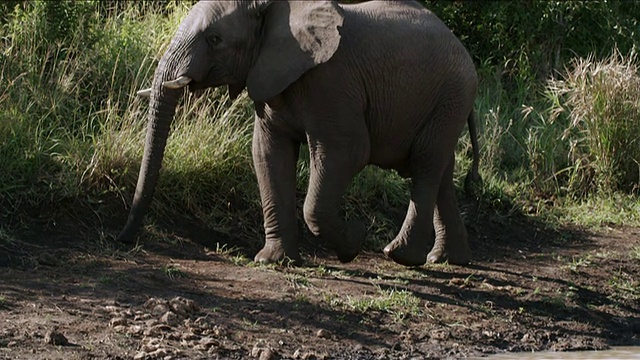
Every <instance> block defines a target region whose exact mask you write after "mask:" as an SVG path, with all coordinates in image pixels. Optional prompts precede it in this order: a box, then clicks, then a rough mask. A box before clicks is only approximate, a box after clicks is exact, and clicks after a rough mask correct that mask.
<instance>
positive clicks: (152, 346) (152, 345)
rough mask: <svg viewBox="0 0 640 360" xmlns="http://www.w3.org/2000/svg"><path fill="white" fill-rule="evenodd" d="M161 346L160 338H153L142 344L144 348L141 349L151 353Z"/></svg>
mask: <svg viewBox="0 0 640 360" xmlns="http://www.w3.org/2000/svg"><path fill="white" fill-rule="evenodd" d="M159 348H160V339H151V340H149V341H148V342H147V343H146V344H144V345H142V348H141V349H140V350H142V351H144V352H145V353H151V352H153V351H156V350H158V349H159Z"/></svg>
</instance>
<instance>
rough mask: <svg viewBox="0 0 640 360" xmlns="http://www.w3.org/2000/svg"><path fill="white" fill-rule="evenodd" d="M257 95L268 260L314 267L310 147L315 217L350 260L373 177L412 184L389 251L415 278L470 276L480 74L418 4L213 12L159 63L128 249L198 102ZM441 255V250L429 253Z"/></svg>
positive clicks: (224, 6) (216, 6) (184, 32)
mask: <svg viewBox="0 0 640 360" xmlns="http://www.w3.org/2000/svg"><path fill="white" fill-rule="evenodd" d="M224 85H226V86H227V87H228V93H229V96H230V98H232V99H235V98H236V97H237V96H238V95H239V94H240V93H241V92H242V91H244V89H245V88H246V90H247V92H248V96H249V98H250V99H251V100H253V102H254V105H255V117H254V124H253V136H252V156H253V164H254V171H255V174H256V178H257V182H258V187H259V192H260V198H261V202H262V210H263V217H264V234H265V240H264V241H265V242H264V247H263V248H262V249H261V250H260V251H259V252H258V253H257V254H256V255H255V259H254V260H255V261H256V262H266V263H271V262H279V261H282V260H284V259H288V260H290V261H292V262H294V263H299V262H301V261H302V259H301V256H300V254H299V251H298V237H299V234H298V223H297V222H298V219H297V212H296V200H295V197H296V191H295V189H296V162H297V159H298V156H299V151H300V146H301V144H305V143H306V145H307V146H308V151H309V157H310V160H309V161H310V166H309V168H310V178H309V185H308V191H307V194H306V197H305V201H304V206H303V209H302V210H303V218H304V221H305V223H306V224H307V226H308V229H309V230H310V231H311V233H312V234H314V235H315V236H317V237H318V238H320V239H323V240H326V241H327V243H328V244H329V245H330V246H331V248H332V249H333V251H335V253H336V255H337V257H338V259H339V260H340V261H341V262H349V261H352V260H353V259H354V258H355V257H356V256H357V255H358V254H359V252H360V251H361V247H362V243H363V241H364V238H365V235H366V228H365V226H364V224H363V223H362V222H357V221H352V222H347V221H345V219H344V217H343V216H342V209H341V205H342V198H343V195H344V193H345V192H346V190H347V188H348V186H349V185H350V182H351V181H352V179H353V177H354V176H355V175H356V174H357V173H358V172H360V171H361V170H362V169H363V168H364V167H365V166H367V165H375V166H378V167H380V168H383V169H394V170H396V171H397V173H398V174H399V175H400V176H402V177H405V178H410V179H411V181H410V184H411V185H410V187H411V188H410V203H409V205H408V210H407V213H406V218H405V220H404V223H403V225H402V227H401V229H400V231H399V233H398V235H397V236H396V237H395V239H393V240H392V241H391V242H390V243H389V244H388V245H387V246H386V247H385V248H384V250H383V252H384V254H385V255H386V256H387V257H388V258H390V259H392V260H393V261H395V262H397V263H399V264H402V265H405V266H420V265H423V264H425V263H427V262H443V261H448V262H449V263H452V264H467V263H468V262H469V261H470V259H471V251H470V248H469V245H468V240H467V231H466V229H465V225H464V222H463V220H462V217H461V214H460V210H459V208H458V205H457V203H456V199H455V188H454V183H453V170H454V163H455V160H454V150H455V147H456V144H457V141H458V137H459V136H460V134H461V133H462V130H463V128H464V126H465V124H468V126H469V131H470V135H471V140H472V146H473V165H472V167H471V170H470V171H469V173H468V175H467V178H468V179H469V178H471V179H476V178H479V177H478V157H479V156H478V145H477V135H476V127H475V121H474V114H473V103H474V100H475V97H476V94H477V86H478V78H477V73H476V70H475V66H474V63H473V61H472V59H471V57H470V55H469V53H468V52H467V50H466V49H465V47H464V46H463V45H462V43H461V42H460V41H459V40H458V39H457V38H456V36H454V34H453V33H452V32H451V30H449V28H447V26H446V25H445V24H444V23H443V22H442V21H441V20H440V19H438V18H437V17H436V15H434V14H433V13H432V12H430V11H429V10H427V9H426V8H424V7H423V6H422V5H420V4H419V3H417V2H413V1H370V2H365V3H358V4H341V3H338V2H336V1H274V0H250V1H200V2H199V3H197V4H195V5H194V6H193V8H192V9H191V10H190V12H189V13H188V15H187V16H186V17H185V19H184V20H183V21H182V22H181V24H180V25H179V27H178V30H177V32H176V34H175V35H174V37H173V38H172V40H171V42H170V44H169V46H168V49H167V50H166V52H165V53H164V55H163V56H162V57H161V58H160V60H159V63H158V66H157V68H156V71H155V73H154V76H153V82H152V87H151V88H150V89H146V90H142V91H140V92H139V94H141V95H146V96H148V97H150V100H149V101H150V106H149V113H148V126H147V133H146V140H145V147H144V155H143V159H142V163H141V166H140V172H139V175H138V182H137V185H136V190H135V195H134V198H133V202H132V205H131V208H130V213H129V217H128V219H127V223H126V225H125V226H124V228H123V230H122V231H121V232H120V234H119V235H118V240H120V241H124V242H131V241H133V240H134V238H135V234H136V231H137V229H138V228H139V227H140V225H141V223H142V220H143V217H144V214H145V212H146V211H147V210H148V208H149V205H150V201H151V198H152V195H153V192H154V187H155V186H156V183H157V180H158V176H159V171H160V168H161V165H162V158H163V153H164V149H165V145H166V141H167V137H168V135H169V127H170V124H171V122H172V119H173V117H174V115H175V108H176V105H177V102H178V101H179V99H180V98H181V96H182V95H183V94H184V91H185V90H187V89H188V90H189V91H197V90H202V89H206V88H212V87H219V86H224ZM430 247H431V249H430Z"/></svg>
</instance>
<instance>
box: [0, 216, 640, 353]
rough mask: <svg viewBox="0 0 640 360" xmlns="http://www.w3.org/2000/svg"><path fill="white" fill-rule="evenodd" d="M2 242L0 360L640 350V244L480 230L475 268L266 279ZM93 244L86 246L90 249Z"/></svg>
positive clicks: (199, 249) (186, 251) (64, 242)
mask: <svg viewBox="0 0 640 360" xmlns="http://www.w3.org/2000/svg"><path fill="white" fill-rule="evenodd" d="M65 233H68V232H66V231H54V230H42V229H39V230H32V232H31V233H27V234H24V235H21V236H18V237H15V236H13V235H8V234H4V235H2V234H0V235H2V236H0V274H2V275H1V276H0V359H218V358H219V359H249V358H256V359H261V360H268V359H424V358H460V357H481V356H486V355H487V354H492V353H501V352H518V351H539V350H556V351H564V350H586V349H603V348H607V347H609V346H616V345H627V346H631V345H640V301H639V300H640V229H637V228H609V229H606V228H605V229H603V230H602V231H599V232H598V233H591V232H585V231H581V230H579V229H568V230H567V229H565V230H562V231H557V230H548V229H545V228H544V227H541V226H539V224H537V223H535V222H530V221H528V220H526V219H524V218H522V219H519V220H518V219H511V218H509V219H506V220H500V219H497V220H496V219H495V218H494V219H488V220H487V221H486V222H483V225H482V226H479V225H478V226H470V233H471V237H472V239H473V240H472V249H473V251H474V256H475V259H474V261H473V263H472V264H471V265H469V266H464V267H463V266H450V265H428V266H423V267H419V268H405V267H402V266H398V265H396V264H394V263H392V262H391V261H390V260H388V259H386V258H384V256H383V255H382V253H381V252H379V251H370V252H367V253H364V254H363V255H361V256H359V257H358V258H357V259H356V260H355V261H354V262H353V263H350V264H341V263H339V262H338V261H337V260H336V259H335V257H334V256H332V255H331V254H330V253H328V252H326V251H325V250H323V249H322V248H321V247H318V246H315V247H314V246H307V248H306V251H305V254H304V256H305V257H306V259H307V260H308V263H307V265H306V266H303V267H299V268H289V267H286V266H257V265H255V264H252V263H251V262H249V261H248V260H247V258H250V257H251V256H252V255H253V254H254V251H255V250H257V249H246V250H240V251H236V250H235V249H234V248H233V246H232V244H225V243H224V242H221V241H220V240H218V239H216V238H215V237H214V238H210V239H208V240H206V241H202V240H197V241H196V240H194V239H190V238H189V237H183V238H174V239H173V241H167V240H166V239H165V240H163V241H156V242H154V241H153V240H149V239H147V240H146V241H145V243H144V244H143V245H140V246H137V247H135V248H133V249H132V248H131V247H128V248H127V247H121V246H117V245H113V244H110V243H109V242H108V241H107V240H99V241H93V242H88V241H86V239H85V241H82V240H81V239H77V238H74V237H71V236H69V235H64V234H65ZM88 243H89V244H90V245H88Z"/></svg>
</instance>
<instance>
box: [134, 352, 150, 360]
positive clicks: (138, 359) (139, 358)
mask: <svg viewBox="0 0 640 360" xmlns="http://www.w3.org/2000/svg"><path fill="white" fill-rule="evenodd" d="M146 358H147V353H146V352H144V351H138V352H137V353H136V354H135V355H134V357H133V360H144V359H146Z"/></svg>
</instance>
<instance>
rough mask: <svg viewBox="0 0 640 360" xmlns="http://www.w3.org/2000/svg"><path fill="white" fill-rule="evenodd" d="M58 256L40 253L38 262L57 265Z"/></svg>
mask: <svg viewBox="0 0 640 360" xmlns="http://www.w3.org/2000/svg"><path fill="white" fill-rule="evenodd" d="M58 263H59V261H58V258H56V257H55V256H54V255H53V254H51V253H42V254H40V256H38V264H40V265H46V266H58Z"/></svg>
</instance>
